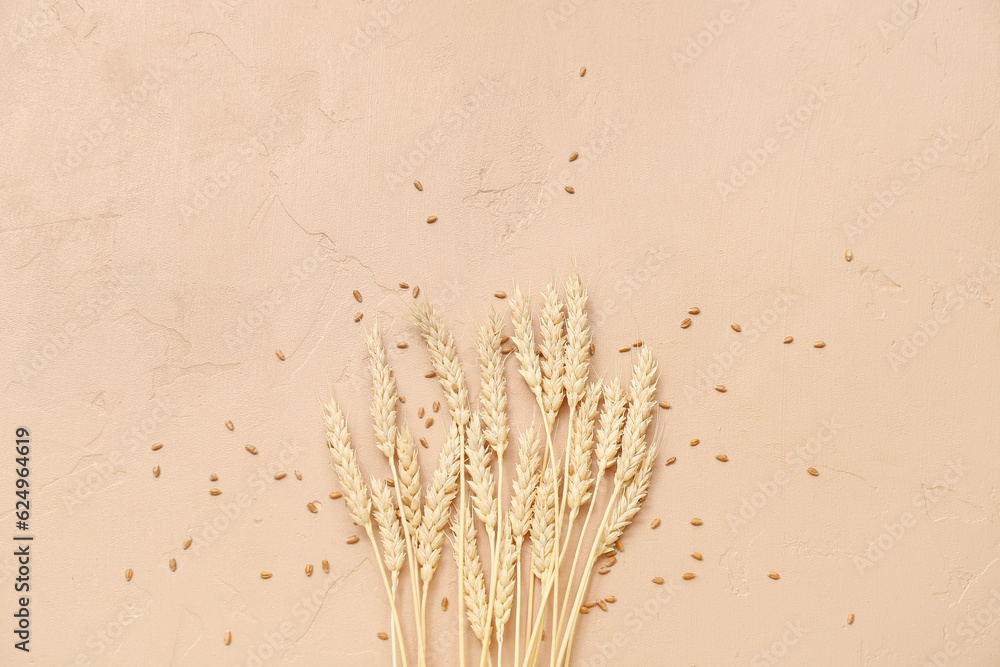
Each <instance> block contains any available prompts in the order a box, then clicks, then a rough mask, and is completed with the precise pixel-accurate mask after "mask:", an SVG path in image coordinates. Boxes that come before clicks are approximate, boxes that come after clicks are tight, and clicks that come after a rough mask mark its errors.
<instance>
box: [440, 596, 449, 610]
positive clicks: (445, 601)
mask: <svg viewBox="0 0 1000 667" xmlns="http://www.w3.org/2000/svg"><path fill="white" fill-rule="evenodd" d="M441 611H448V598H441Z"/></svg>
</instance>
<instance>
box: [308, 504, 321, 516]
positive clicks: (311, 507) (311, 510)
mask: <svg viewBox="0 0 1000 667" xmlns="http://www.w3.org/2000/svg"><path fill="white" fill-rule="evenodd" d="M306 507H308V508H309V511H310V512H312V513H313V514H316V513H317V512H319V508H318V507H316V503H306Z"/></svg>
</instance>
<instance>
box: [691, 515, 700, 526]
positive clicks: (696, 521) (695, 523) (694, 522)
mask: <svg viewBox="0 0 1000 667" xmlns="http://www.w3.org/2000/svg"><path fill="white" fill-rule="evenodd" d="M701 523H702V522H701V519H699V518H698V517H695V518H693V519H691V525H692V526H700V525H701Z"/></svg>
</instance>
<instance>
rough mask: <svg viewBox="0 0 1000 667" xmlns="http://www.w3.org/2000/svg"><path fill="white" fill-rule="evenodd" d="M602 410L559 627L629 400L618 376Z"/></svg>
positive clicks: (608, 389)
mask: <svg viewBox="0 0 1000 667" xmlns="http://www.w3.org/2000/svg"><path fill="white" fill-rule="evenodd" d="M603 393H604V410H602V411H601V419H600V424H599V426H598V428H597V443H596V445H595V447H594V456H595V458H596V459H597V482H596V483H595V484H594V492H593V495H592V496H591V503H590V505H589V507H588V508H587V516H586V517H585V518H584V520H583V526H582V527H581V528H580V537H579V538H577V542H576V550H575V551H574V552H573V560H572V563H573V565H572V567H571V568H570V571H569V578H568V579H567V580H566V582H567V583H566V594H565V595H564V596H563V601H562V612H561V614H560V616H559V628H562V627H563V624H564V623H565V622H566V615H567V614H568V613H569V612H570V608H569V596H570V593H571V592H572V591H573V582H574V581H575V578H576V569H577V566H578V565H579V563H580V550H581V549H582V548H583V541H584V540H585V539H586V535H587V528H589V527H590V520H591V517H593V515H594V507H596V505H597V498H598V497H599V494H600V491H601V481H602V480H603V479H604V473H605V471H606V470H607V469H608V468H610V467H611V466H612V465H614V462H615V457H616V456H617V455H618V450H619V448H620V447H621V439H622V429H623V428H624V427H625V410H626V407H627V406H628V402H627V401H626V400H625V392H624V391H623V390H622V383H621V380H619V379H618V378H617V377H615V378H613V379H612V380H611V382H609V383H607V384H606V385H605V386H604V392H603Z"/></svg>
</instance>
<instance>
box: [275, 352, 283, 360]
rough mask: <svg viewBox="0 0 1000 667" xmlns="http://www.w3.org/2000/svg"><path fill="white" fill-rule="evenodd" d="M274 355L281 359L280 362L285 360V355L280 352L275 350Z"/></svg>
mask: <svg viewBox="0 0 1000 667" xmlns="http://www.w3.org/2000/svg"><path fill="white" fill-rule="evenodd" d="M274 353H275V354H276V355H278V359H281V360H282V361H284V360H285V353H284V352H282V351H281V350H275V351H274Z"/></svg>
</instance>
